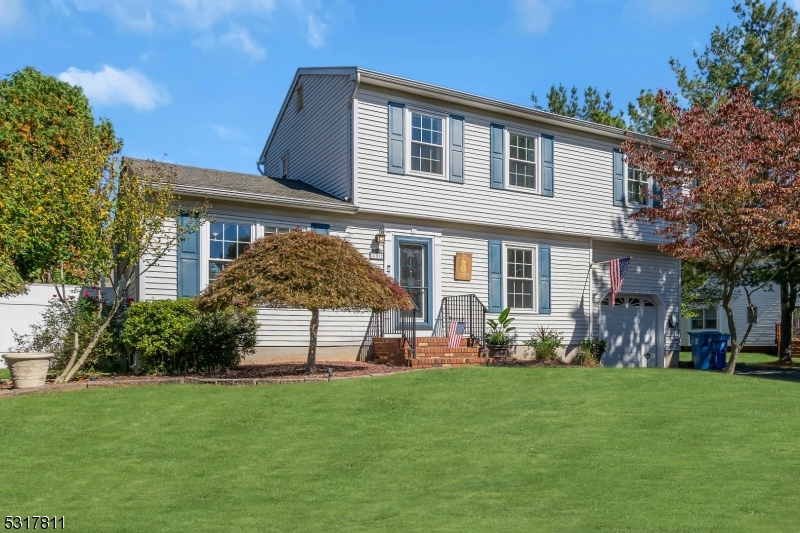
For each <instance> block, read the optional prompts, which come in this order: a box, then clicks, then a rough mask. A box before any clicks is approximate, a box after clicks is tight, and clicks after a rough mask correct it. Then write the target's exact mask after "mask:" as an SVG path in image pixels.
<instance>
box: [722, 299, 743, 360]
mask: <svg viewBox="0 0 800 533" xmlns="http://www.w3.org/2000/svg"><path fill="white" fill-rule="evenodd" d="M734 289H735V287H733V286H730V287H725V288H724V289H723V296H722V308H723V309H724V310H725V317H726V318H727V319H728V332H729V333H730V334H731V357H730V359H729V360H728V364H727V365H726V366H725V373H726V374H731V375H733V372H734V370H736V357H737V356H738V355H739V339H738V337H737V336H736V322H734V320H733V310H732V309H731V300H732V299H733V291H734Z"/></svg>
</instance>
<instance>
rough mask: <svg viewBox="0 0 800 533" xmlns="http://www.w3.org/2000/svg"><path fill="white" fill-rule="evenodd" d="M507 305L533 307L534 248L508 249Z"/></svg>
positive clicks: (522, 307) (524, 307) (523, 307)
mask: <svg viewBox="0 0 800 533" xmlns="http://www.w3.org/2000/svg"><path fill="white" fill-rule="evenodd" d="M506 305H507V306H508V307H513V308H521V309H533V250H531V249H526V248H507V249H506Z"/></svg>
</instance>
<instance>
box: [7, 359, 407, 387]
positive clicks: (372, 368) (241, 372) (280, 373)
mask: <svg viewBox="0 0 800 533" xmlns="http://www.w3.org/2000/svg"><path fill="white" fill-rule="evenodd" d="M329 368H331V369H333V378H345V377H359V376H370V375H376V374H392V373H396V372H406V371H409V370H411V369H410V368H407V367H404V366H389V365H377V364H373V363H365V362H357V361H353V362H350V361H328V362H326V361H319V362H317V372H316V373H315V374H306V365H305V363H299V362H297V363H295V362H276V363H267V364H263V365H243V366H241V367H239V368H235V369H232V370H228V371H226V372H212V373H209V374H187V375H185V376H181V377H185V378H194V379H197V380H204V381H205V380H253V379H269V378H272V379H281V378H286V380H287V381H289V380H293V379H296V380H298V381H302V380H304V379H313V380H319V379H327V378H328V369H329ZM55 377H56V376H55V375H51V376H48V379H47V385H53V384H54V379H55ZM175 377H176V376H168V375H141V376H133V375H101V376H88V375H84V376H79V377H78V378H77V379H75V380H73V381H72V383H91V384H92V385H98V386H102V385H103V384H108V385H111V384H115V385H120V386H124V385H125V384H126V383H125V382H131V384H133V383H134V382H136V383H138V382H140V381H143V380H145V381H147V382H159V381H173V380H174V379H175ZM47 385H45V386H47ZM12 388H13V384H12V382H11V380H10V379H6V380H0V391H2V390H10V389H12Z"/></svg>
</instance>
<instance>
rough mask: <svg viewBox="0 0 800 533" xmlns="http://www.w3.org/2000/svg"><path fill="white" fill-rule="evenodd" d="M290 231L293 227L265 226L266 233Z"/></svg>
mask: <svg viewBox="0 0 800 533" xmlns="http://www.w3.org/2000/svg"><path fill="white" fill-rule="evenodd" d="M290 231H291V228H285V227H281V226H264V235H269V234H270V233H288V232H290Z"/></svg>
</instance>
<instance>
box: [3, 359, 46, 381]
mask: <svg viewBox="0 0 800 533" xmlns="http://www.w3.org/2000/svg"><path fill="white" fill-rule="evenodd" d="M52 358H53V354H51V353H43V352H20V353H7V354H5V355H4V356H3V359H5V360H6V365H7V366H8V370H9V371H10V372H11V379H12V380H13V381H14V388H15V389H30V388H32V387H43V386H44V382H45V380H46V379H47V370H48V369H49V368H50V360H51V359H52Z"/></svg>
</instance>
